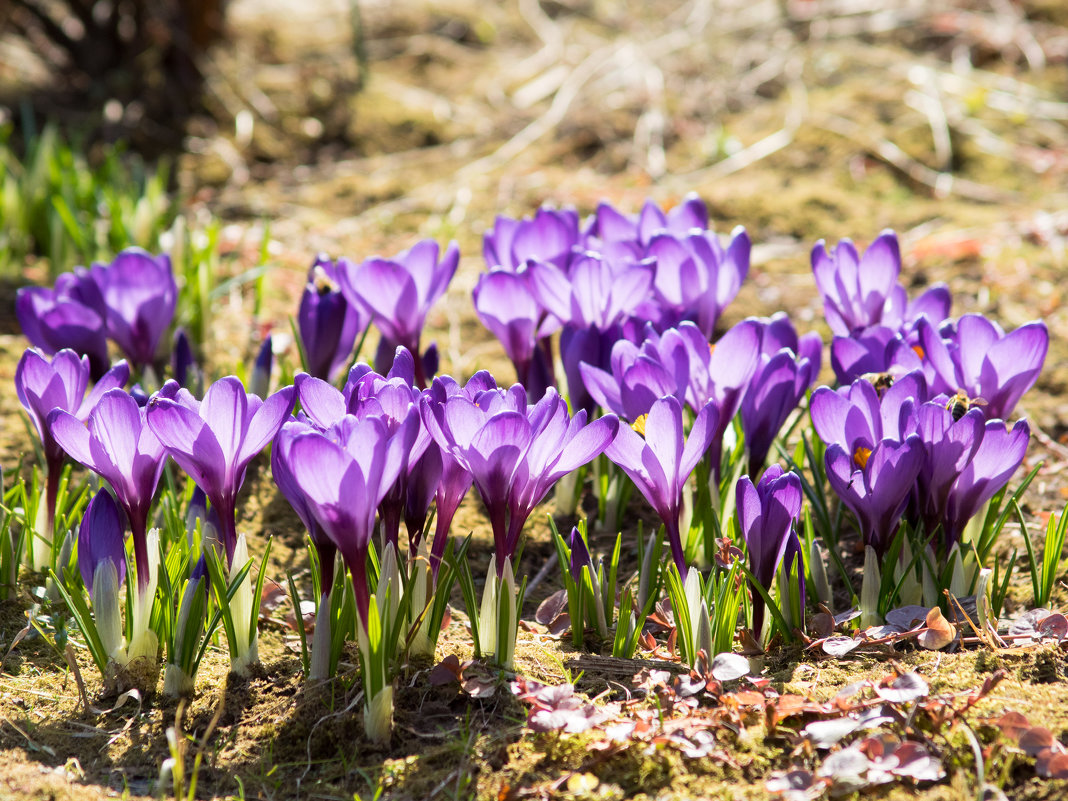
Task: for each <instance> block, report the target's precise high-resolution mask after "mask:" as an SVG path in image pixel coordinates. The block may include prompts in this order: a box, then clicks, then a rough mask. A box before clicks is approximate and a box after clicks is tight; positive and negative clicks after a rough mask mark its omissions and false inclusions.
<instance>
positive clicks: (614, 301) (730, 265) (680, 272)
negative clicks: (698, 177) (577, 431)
mask: <svg viewBox="0 0 1068 801" xmlns="http://www.w3.org/2000/svg"><path fill="white" fill-rule="evenodd" d="M749 249H750V245H749V238H748V236H747V235H746V233H745V231H744V229H741V228H738V229H735V231H734V232H733V233H732V236H731V240H730V243H729V244H728V245H727V247H726V248H724V246H723V245H722V244H721V243H720V241H719V239H718V237H717V236H716V235H715V234H714V233H712V232H711V231H709V230H708V210H707V208H706V207H705V205H704V203H703V202H702V201H701V200H700V199H699V198H697V197H696V196H695V195H689V196H687V197H686V198H685V200H684V201H683V202H682V203H681V204H679V205H678V206H676V207H675V208H674V209H672V210H671V211H668V212H664V211H663V210H661V209H660V208H659V207H658V206H657V205H656V204H655V203H653V202H651V201H650V202H648V203H646V204H645V206H644V207H643V208H642V211H641V213H640V214H639V215H637V216H634V217H628V216H626V215H624V214H622V213H621V212H619V211H618V210H616V209H615V208H614V207H613V206H611V205H610V204H608V203H602V204H601V205H600V206H598V208H597V211H596V212H595V214H594V215H592V216H591V217H590V219H589V221H588V222H587V224H586V226H585V227H584V228H580V225H579V219H578V215H577V214H576V213H575V212H574V211H573V210H563V211H555V210H553V209H548V208H542V209H540V210H539V211H538V213H537V215H536V216H535V217H534V218H533V219H524V220H514V219H509V218H505V217H498V218H497V222H496V224H495V226H494V228H493V230H492V231H490V232H488V233H487V234H486V235H485V237H484V240H483V255H484V256H485V259H486V265H487V267H489V269H490V272H489V273H488V274H485V275H483V276H482V277H481V278H480V279H479V282H478V288H477V289H476V296H475V306H476V310H477V311H478V315H479V317H480V319H482V321H483V323H484V324H485V325H486V326H487V328H489V329H490V330H491V331H492V332H493V333H494V334H496V335H497V337H498V338H499V339H500V340H501V342H502V343H503V344H504V346H505V349H506V351H507V352H508V355H509V358H511V359H512V362H513V364H515V366H516V371H517V375H518V377H519V378H520V380H521V381H523V382H524V384H526V383H527V379H529V380H530V382H531V383H530V384H529V385H528V386H527V389H528V393H529V394H530V396H531V397H532V398H538V397H540V393H541V391H542V387H544V386H550V385H553V384H554V383H555V382H554V379H553V374H552V353H551V350H550V349H549V344H548V337H549V335H550V334H552V333H553V332H554V331H555V330H557V329H558V328H561V327H562V328H563V332H562V335H561V340H560V348H561V358H562V361H563V364H564V369H565V372H566V374H567V379H568V392H569V393H570V397H571V401H572V406H573V407H575V408H585V409H587V410H588V411H592V408H593V407H592V402H591V401H590V399H589V397H588V396H587V395H586V392H585V388H584V386H583V384H582V383H581V382H580V378H581V376H580V374H579V367H578V365H579V364H580V363H581V362H586V363H588V364H590V365H593V366H596V367H599V368H601V369H603V370H608V369H609V367H610V362H609V355H610V351H611V348H612V345H613V344H614V343H615V342H616V341H617V340H619V339H620V338H621V337H624V336H625V337H627V338H629V339H632V340H634V341H635V342H638V341H640V339H641V338H642V336H643V333H642V332H643V331H644V329H645V326H646V325H647V324H651V325H652V326H653V327H654V329H655V330H657V331H663V330H665V329H667V328H671V327H674V326H678V325H679V324H680V323H682V322H684V321H691V322H693V323H695V324H697V325H698V326H699V329H700V330H701V331H702V332H704V335H705V338H706V340H707V339H708V338H710V337H711V336H712V332H713V330H714V328H715V325H716V321H717V320H718V319H719V316H720V314H721V313H722V311H723V309H724V307H726V305H727V304H728V303H730V301H731V300H733V298H734V296H735V295H736V294H737V292H738V289H739V287H740V286H741V282H742V280H743V279H744V278H745V275H746V274H747V272H748V270H749Z"/></svg>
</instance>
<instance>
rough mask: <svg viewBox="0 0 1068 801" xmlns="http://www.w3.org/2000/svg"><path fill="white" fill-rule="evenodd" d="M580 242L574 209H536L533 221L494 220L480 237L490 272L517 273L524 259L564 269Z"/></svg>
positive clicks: (504, 218)
mask: <svg viewBox="0 0 1068 801" xmlns="http://www.w3.org/2000/svg"><path fill="white" fill-rule="evenodd" d="M579 243H580V236H579V220H578V214H577V212H575V210H574V209H560V210H556V209H552V208H549V207H546V206H543V207H542V208H540V209H538V211H537V212H536V213H535V215H534V217H533V219H522V220H515V219H512V218H509V217H498V218H497V220H496V221H495V222H494V225H493V230H492V231H487V232H486V233H485V234H484V235H483V237H482V256H483V258H485V260H486V267H488V268H489V269H490V270H497V269H502V270H507V271H509V272H513V273H514V272H517V271H519V270H520V269H521V268H522V267H523V265H524V263H525V262H526V261H527V259H535V260H537V261H547V262H552V263H553V264H555V265H556V266H557V267H561V268H564V267H566V265H567V262H568V260H569V258H570V256H571V252H572V250H573V249H574V248H575V247H577V246H578V245H579Z"/></svg>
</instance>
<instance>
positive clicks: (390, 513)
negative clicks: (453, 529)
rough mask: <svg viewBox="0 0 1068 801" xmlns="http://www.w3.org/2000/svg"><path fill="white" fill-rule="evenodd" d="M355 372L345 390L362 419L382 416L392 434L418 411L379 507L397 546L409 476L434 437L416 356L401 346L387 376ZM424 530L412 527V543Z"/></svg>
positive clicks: (351, 409) (389, 538)
mask: <svg viewBox="0 0 1068 801" xmlns="http://www.w3.org/2000/svg"><path fill="white" fill-rule="evenodd" d="M353 375H354V374H350V378H349V381H348V383H347V384H346V385H345V391H344V395H345V396H346V397H347V411H348V413H349V414H353V415H355V416H356V417H357V418H360V419H362V418H364V417H368V416H376V417H381V418H382V419H383V420H384V421H385V422H386V425H387V427H388V429H389V431H390V433H391V434H392V433H395V432H396V431H398V430H399V429H400V428H401V427H402V426H403V425H405V424H406V422H407V420H408V418H409V417H411V416H413V415H414V416H415V417H416V419H417V425H416V434H415V439H414V440H413V442H412V444H411V446H410V447H409V448H408V449H407V450H406V451H405V453H404V455H403V463H402V465H401V471H400V473H399V474H398V476H397V480H396V481H395V482H394V484H393V486H392V487H391V488H390V490H389V492H388V493H386V496H385V497H384V498H383V499H382V502H381V503H380V504H379V507H378V513H379V517H380V519H381V521H382V532H383V538H384V540H385V541H386V542H389V543H392V544H393V546H394V547H396V546H397V542H398V539H399V535H400V522H401V518H402V517H403V515H404V510H405V507H406V506H407V504H408V484H409V480H408V476H409V473H410V472H411V471H412V470H415V469H417V468H418V467H419V464H420V462H421V460H422V458H423V454H424V453H425V452H426V449H427V446H428V445H429V444H430V441H431V440H430V434H429V433H428V432H427V431H426V429H425V428H424V427H423V425H422V424H421V423H420V422H419V420H418V418H419V399H420V397H421V393H420V391H419V390H417V389H415V388H414V387H413V382H414V364H413V359H412V356H411V353H410V352H409V351H407V350H406V349H404V348H397V355H396V357H395V358H394V361H393V368H392V369H391V370H390V371H389V374H388V375H387V376H384V377H383V376H381V375H379V374H378V373H375V372H365V373H363V374H362V375H361V376H360V377H359V378H354V377H353ZM428 503H429V501H428ZM421 533H422V528H421V527H420V529H419V530H412V529H408V541H409V544H410V545H411V546H416V545H418V540H419V535H420V534H421ZM410 552H414V551H410Z"/></svg>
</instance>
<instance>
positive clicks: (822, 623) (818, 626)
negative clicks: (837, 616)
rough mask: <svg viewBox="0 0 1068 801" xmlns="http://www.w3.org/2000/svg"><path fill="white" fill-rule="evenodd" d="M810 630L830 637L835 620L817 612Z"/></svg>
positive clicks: (818, 635) (814, 633) (820, 635)
mask: <svg viewBox="0 0 1068 801" xmlns="http://www.w3.org/2000/svg"><path fill="white" fill-rule="evenodd" d="M808 629H809V633H810V634H812V635H814V636H816V637H830V636H831V635H832V634H834V618H833V617H832V616H831V615H828V614H827V613H826V612H817V613H816V614H814V615H813V616H812V617H810V618H809V619H808ZM810 775H811V774H810Z"/></svg>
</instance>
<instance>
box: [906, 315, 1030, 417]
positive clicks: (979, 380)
mask: <svg viewBox="0 0 1068 801" xmlns="http://www.w3.org/2000/svg"><path fill="white" fill-rule="evenodd" d="M917 331H918V333H919V342H920V347H921V348H922V349H923V354H924V360H925V361H926V362H927V363H929V364H930V365H931V367H932V368H933V371H934V378H933V380H932V382H931V390H932V392H944V393H945V394H947V395H953V394H954V393H956V392H957V391H958V390H963V391H964V392H965V393H966V394H967V395H969V396H970V397H972V398H981V399H982V400H983V401H985V404H984V405H983V406H982V408H983V413H984V415H985V416H986V417H987V418H988V419H993V418H997V417H1000V418H1002V419H1005V418H1006V417H1008V416H1009V415H1010V414H1012V410H1013V409H1014V408H1016V403H1017V402H1018V401H1019V400H1020V398H1021V397H1022V396H1023V394H1024V393H1025V392H1026V391H1027V390H1028V389H1030V388H1031V387H1032V386H1033V385H1034V383H1035V381H1037V380H1038V374H1039V373H1040V372H1041V371H1042V365H1043V363H1044V362H1045V360H1046V352H1047V351H1048V350H1049V330H1048V329H1047V328H1046V324H1045V323H1043V322H1041V321H1038V322H1033V323H1027V324H1025V325H1021V326H1020V327H1019V328H1017V329H1016V330H1015V331H1013V332H1011V333H1009V334H1006V333H1005V332H1004V331H1003V330H1002V329H1001V326H999V325H998V324H997V323H995V322H993V321H991V320H988V319H987V318H986V317H984V316H983V315H981V314H966V315H964V316H963V317H961V318H960V320H958V321H957V323H956V324H955V325H953V324H951V323H950V324H946V325H943V326H942V327H941V328H939V329H938V330H936V329H935V326H934V325H933V324H931V323H930V322H928V321H927V320H921V321H920V322H919V323H918V324H917Z"/></svg>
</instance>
